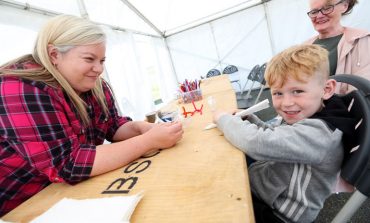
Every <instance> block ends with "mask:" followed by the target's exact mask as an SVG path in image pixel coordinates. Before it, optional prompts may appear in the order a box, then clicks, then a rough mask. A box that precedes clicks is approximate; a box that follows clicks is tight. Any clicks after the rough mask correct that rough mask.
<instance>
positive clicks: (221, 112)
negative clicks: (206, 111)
mask: <svg viewBox="0 0 370 223" xmlns="http://www.w3.org/2000/svg"><path fill="white" fill-rule="evenodd" d="M236 112H237V110H236V109H232V110H219V109H217V110H216V111H214V112H213V122H214V123H216V122H217V121H218V119H220V117H221V116H223V115H227V114H229V115H234V114H235V113H236Z"/></svg>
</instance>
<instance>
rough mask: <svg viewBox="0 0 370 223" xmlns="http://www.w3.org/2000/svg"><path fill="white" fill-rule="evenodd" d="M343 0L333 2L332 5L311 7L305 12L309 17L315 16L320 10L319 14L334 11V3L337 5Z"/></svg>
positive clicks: (327, 13)
mask: <svg viewBox="0 0 370 223" xmlns="http://www.w3.org/2000/svg"><path fill="white" fill-rule="evenodd" d="M343 1H344V0H341V1H339V2H337V3H335V4H334V5H326V6H324V7H322V8H321V9H313V10H311V11H309V12H307V15H308V16H309V17H310V18H315V17H316V16H317V15H318V14H319V12H321V14H323V15H329V14H330V13H332V12H333V11H334V7H335V6H336V5H339V4H340V3H343Z"/></svg>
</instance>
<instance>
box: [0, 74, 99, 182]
mask: <svg viewBox="0 0 370 223" xmlns="http://www.w3.org/2000/svg"><path fill="white" fill-rule="evenodd" d="M0 78H2V80H0V133H1V134H0V137H1V138H0V142H1V144H0V149H1V154H0V155H1V157H2V161H4V162H5V163H6V165H7V167H8V168H6V170H7V172H8V173H3V174H4V175H7V176H10V175H11V174H12V171H14V172H15V171H17V170H18V169H19V168H23V169H24V171H26V172H35V171H36V172H38V174H41V175H45V176H47V177H48V179H49V180H50V181H51V182H64V181H66V182H68V183H77V182H79V181H81V180H84V179H87V178H88V177H89V175H90V172H91V170H92V166H93V162H94V158H95V145H80V143H79V140H78V137H79V136H78V134H77V133H76V130H74V128H73V124H71V123H70V120H69V117H68V114H69V113H71V112H72V111H70V107H69V105H68V103H67V101H66V100H65V98H64V96H63V93H62V91H60V90H56V89H53V88H51V87H48V86H46V85H44V84H42V83H40V82H33V81H27V80H20V79H18V78H11V77H0ZM4 157H6V158H4ZM23 183H24V184H26V182H23Z"/></svg>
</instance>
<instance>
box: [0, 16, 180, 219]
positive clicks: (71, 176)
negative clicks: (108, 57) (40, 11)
mask: <svg viewBox="0 0 370 223" xmlns="http://www.w3.org/2000/svg"><path fill="white" fill-rule="evenodd" d="M105 39H106V37H105V34H104V32H103V31H102V29H101V28H100V27H99V26H97V25H96V24H94V23H92V22H90V21H89V20H86V19H82V18H79V17H76V16H69V15H61V16H57V17H55V18H52V19H51V20H50V21H49V22H47V24H46V25H45V26H44V27H43V28H42V29H41V31H40V32H39V35H38V38H37V41H36V44H35V47H34V51H33V54H32V55H25V56H23V57H20V58H18V59H15V60H13V61H10V62H8V63H7V64H5V65H2V66H0V188H1V190H0V217H1V216H2V215H4V214H6V213H7V212H9V211H11V210H12V209H14V208H15V207H17V206H18V205H19V204H21V203H22V202H23V201H25V200H27V199H28V198H30V197H31V196H33V195H34V194H36V193H37V192H39V191H40V190H42V189H43V188H44V187H46V186H47V185H49V184H50V183H61V182H66V183H69V184H75V183H78V182H80V181H82V180H86V179H88V178H89V177H92V176H95V175H99V174H102V173H105V172H108V171H111V170H114V169H117V168H119V167H122V166H124V165H126V164H128V163H130V162H131V161H133V160H135V159H137V158H139V157H140V156H142V155H143V154H145V153H147V152H150V151H151V150H156V149H160V148H161V149H164V148H170V147H172V146H173V145H175V144H176V142H178V141H179V140H180V139H181V137H182V134H183V130H182V125H181V123H170V124H151V123H147V122H144V121H131V119H130V118H128V117H120V116H119V115H118V113H117V109H116V107H115V102H114V98H113V94H112V92H111V89H110V88H109V86H108V84H107V83H106V82H105V81H104V80H103V79H102V78H101V77H100V75H101V74H102V72H103V70H104V60H105ZM105 139H106V140H108V141H110V142H116V143H112V144H103V142H104V140H105Z"/></svg>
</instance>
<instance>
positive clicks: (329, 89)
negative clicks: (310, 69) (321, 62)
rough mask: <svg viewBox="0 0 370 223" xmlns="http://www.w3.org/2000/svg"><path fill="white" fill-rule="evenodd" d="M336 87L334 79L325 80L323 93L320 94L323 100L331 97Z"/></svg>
mask: <svg viewBox="0 0 370 223" xmlns="http://www.w3.org/2000/svg"><path fill="white" fill-rule="evenodd" d="M336 87H337V82H336V81H335V80H334V79H329V80H327V81H326V82H325V86H324V95H323V96H322V98H323V99H324V100H327V99H329V98H331V96H333V94H334V93H335V89H336Z"/></svg>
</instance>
